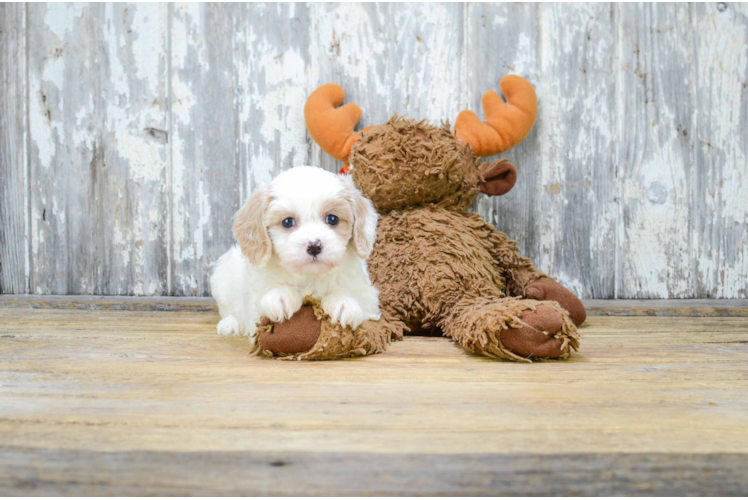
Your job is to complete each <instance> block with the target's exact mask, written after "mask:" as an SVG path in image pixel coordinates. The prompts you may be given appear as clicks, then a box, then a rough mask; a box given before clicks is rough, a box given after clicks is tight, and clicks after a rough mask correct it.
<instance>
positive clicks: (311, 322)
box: [257, 306, 322, 355]
mask: <svg viewBox="0 0 748 500" xmlns="http://www.w3.org/2000/svg"><path fill="white" fill-rule="evenodd" d="M261 325H262V326H269V325H272V328H271V329H267V330H264V331H262V332H261V333H260V334H259V335H258V339H257V341H258V342H259V344H260V345H261V346H262V349H263V350H265V351H271V352H273V353H275V354H280V353H284V354H289V355H290V354H299V353H302V352H306V351H308V350H309V349H311V348H312V347H314V344H316V343H317V339H319V335H320V333H322V321H320V320H319V319H317V317H316V316H315V315H314V309H313V308H312V306H302V307H301V309H299V310H298V311H297V312H296V314H294V315H293V316H292V317H291V318H290V319H287V320H286V321H283V322H281V323H272V322H271V321H270V320H269V319H267V318H263V321H262V323H261Z"/></svg>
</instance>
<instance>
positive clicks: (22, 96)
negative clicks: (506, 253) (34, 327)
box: [0, 3, 748, 298]
mask: <svg viewBox="0 0 748 500" xmlns="http://www.w3.org/2000/svg"><path fill="white" fill-rule="evenodd" d="M0 30H1V31H0V75H2V88H1V89H0V90H1V91H2V93H1V94H0V106H2V107H1V108H0V111H1V115H0V197H1V198H0V266H2V267H1V268H0V292H2V293H32V294H106V295H207V294H209V293H210V290H209V287H208V273H209V271H210V268H211V265H212V263H213V262H214V261H215V259H216V258H217V257H218V256H219V255H220V254H221V253H222V252H223V251H225V250H226V249H227V248H228V247H229V245H230V244H231V242H232V236H231V228H230V219H231V215H232V214H233V212H234V211H235V210H236V209H237V208H238V207H239V205H240V203H241V201H242V200H244V199H245V198H246V197H247V196H248V195H249V193H251V191H252V190H253V189H254V188H255V187H256V186H258V185H260V184H262V183H264V182H267V181H268V180H269V179H271V178H272V177H273V176H274V175H276V174H277V173H278V172H280V171H282V170H284V169H288V168H290V167H292V166H294V165H300V164H317V165H320V166H323V167H324V168H327V169H329V170H333V171H335V170H337V169H338V168H339V165H338V164H337V162H336V161H335V160H332V159H330V158H329V157H327V156H326V155H325V154H324V153H321V152H320V149H319V148H318V147H317V146H316V145H315V144H314V143H313V142H312V141H311V140H310V138H309V136H308V134H307V133H306V130H305V126H304V121H303V116H302V107H303V103H304V100H305V98H306V96H307V95H308V94H309V92H311V91H312V90H313V89H314V88H315V87H316V86H318V85H319V84H322V83H325V82H329V81H333V82H336V83H338V84H340V85H342V86H343V87H344V88H345V90H346V92H347V93H348V97H347V100H348V101H352V102H356V103H358V104H359V105H360V106H361V107H362V108H363V110H364V115H363V117H362V120H361V122H360V126H366V125H369V124H375V123H380V122H382V121H384V120H386V119H387V118H388V117H389V116H390V115H391V114H392V113H394V112H398V113H400V114H405V113H407V114H408V115H410V116H413V117H418V118H427V119H429V120H432V121H436V122H438V121H439V120H446V119H449V120H452V121H453V120H454V118H455V117H456V116H457V113H458V112H459V111H460V110H461V109H465V108H471V109H473V110H475V111H476V112H478V113H479V114H480V113H481V110H480V98H481V95H482V93H483V92H485V91H486V90H488V89H497V88H498V81H499V79H500V78H501V77H502V76H503V75H505V74H508V73H516V74H520V75H522V76H524V77H526V78H528V79H529V80H530V81H531V82H532V83H533V84H534V85H535V88H536V90H537V93H538V96H539V99H540V112H539V117H538V122H537V125H536V127H535V129H534V130H533V132H532V133H531V134H530V136H529V137H528V138H527V139H526V140H525V141H524V142H523V143H522V144H521V145H520V146H518V147H517V148H515V149H514V150H512V151H510V152H508V153H507V154H506V156H507V157H509V158H510V159H511V160H513V161H514V162H515V163H516V164H517V165H518V167H519V170H520V178H519V182H518V184H517V186H516V187H515V189H514V190H513V191H512V192H511V193H509V194H508V195H506V196H504V197H502V198H499V199H490V200H489V199H485V198H482V199H479V200H478V201H476V204H475V206H474V209H475V210H477V211H479V212H480V213H482V214H483V215H484V216H485V217H486V218H487V219H488V220H490V221H491V222H492V223H494V224H496V225H497V227H498V228H499V229H501V230H503V231H505V232H507V233H508V234H509V235H510V236H511V237H513V238H515V239H517V240H519V242H520V247H521V249H522V251H523V252H524V253H525V254H527V255H528V256H530V257H532V258H533V259H534V260H535V262H536V264H537V265H538V267H540V268H542V269H544V270H546V271H547V272H549V273H550V274H552V275H554V276H556V277H557V278H558V279H559V280H560V281H561V282H563V283H564V284H566V285H567V286H568V287H570V288H571V289H572V290H574V291H576V292H577V293H579V294H580V295H581V296H583V297H585V298H745V297H748V195H746V194H745V189H746V187H748V127H746V125H745V124H746V123H748V89H747V86H748V6H747V5H746V4H733V3H730V4H725V3H717V4H647V5H635V4H565V5H557V4H547V5H546V4H430V5H425V4H275V5H262V4H252V5H246V4H244V5H239V4H230V5H229V4H210V5H208V4H185V5H181V4H172V5H164V4H107V5H99V4H76V5H66V4H28V5H14V4H2V5H0Z"/></svg>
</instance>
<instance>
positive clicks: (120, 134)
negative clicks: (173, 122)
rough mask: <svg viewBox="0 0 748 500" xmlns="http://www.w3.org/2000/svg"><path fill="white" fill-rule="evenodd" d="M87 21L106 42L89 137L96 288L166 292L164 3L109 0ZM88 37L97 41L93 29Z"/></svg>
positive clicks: (127, 292)
mask: <svg viewBox="0 0 748 500" xmlns="http://www.w3.org/2000/svg"><path fill="white" fill-rule="evenodd" d="M91 21H93V22H100V23H101V28H102V33H101V38H100V40H101V41H100V43H101V47H102V49H103V53H101V54H98V55H97V57H99V58H100V62H99V77H98V78H99V82H98V84H97V90H98V95H97V96H95V97H94V102H96V103H97V104H96V108H97V114H98V127H99V129H98V131H90V132H92V134H91V136H90V137H89V138H87V142H86V144H87V145H89V146H90V145H91V144H93V147H94V157H93V159H92V165H91V169H92V175H94V200H91V203H92V204H94V207H93V209H92V212H93V214H94V216H95V219H96V224H97V226H98V235H99V238H100V241H99V245H100V247H99V252H100V253H99V255H98V266H99V275H98V276H97V278H96V279H97V281H98V283H97V284H96V286H95V290H96V292H95V293H100V294H106V295H164V294H166V293H167V291H168V290H167V269H168V256H169V254H168V231H169V226H168V220H169V219H168V210H169V169H168V162H169V158H168V156H169V126H168V123H169V118H168V109H169V95H168V93H169V85H168V62H169V60H168V48H169V31H168V7H167V6H166V5H164V4H106V5H105V6H103V8H102V12H100V16H99V17H97V18H95V19H93V20H91ZM89 22H90V21H89ZM92 43H99V42H98V37H97V40H96V41H92ZM97 100H98V102H97ZM96 134H99V135H98V136H97V135H96ZM70 293H75V292H74V291H73V290H71V291H70Z"/></svg>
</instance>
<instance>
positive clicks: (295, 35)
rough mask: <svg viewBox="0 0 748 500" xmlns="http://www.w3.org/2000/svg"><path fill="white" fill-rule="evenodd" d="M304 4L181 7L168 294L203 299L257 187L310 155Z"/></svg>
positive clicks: (177, 10)
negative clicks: (239, 215) (238, 214)
mask: <svg viewBox="0 0 748 500" xmlns="http://www.w3.org/2000/svg"><path fill="white" fill-rule="evenodd" d="M310 24H311V22H310V19H309V8H308V7H307V6H305V5H299V4H294V5H288V4H286V5H267V6H266V5H251V6H247V5H228V4H225V5H224V4H200V5H197V4H184V5H175V6H174V7H173V13H172V30H173V33H172V36H173V37H172V55H171V58H172V76H171V82H172V92H173V95H172V103H173V107H172V113H173V114H172V129H173V130H172V132H173V135H174V142H173V144H172V154H173V165H172V182H173V183H172V196H173V198H174V201H173V223H172V225H173V230H172V231H173V249H172V268H173V270H172V273H171V274H172V278H171V293H173V294H177V295H206V294H208V293H209V284H208V278H209V273H210V269H211V266H212V264H213V263H214V262H215V260H216V259H218V257H220V255H221V254H222V253H223V252H225V251H226V250H227V249H228V248H229V246H230V245H232V244H233V242H234V239H233V236H232V232H231V218H232V216H233V214H234V212H235V211H236V210H237V209H238V208H239V207H240V205H241V203H243V202H244V201H245V200H246V198H247V197H248V196H249V194H250V192H251V191H252V189H254V187H256V186H257V185H259V184H264V183H266V182H269V181H270V180H271V179H272V178H273V177H274V176H275V175H276V174H277V173H279V172H280V171H281V170H284V169H288V168H290V167H291V166H295V165H301V164H305V163H308V161H309V145H308V143H307V141H306V135H305V132H306V129H305V125H304V118H303V102H304V99H305V98H306V94H307V93H308V92H309V91H310V85H309V84H308V83H307V81H308V76H307V75H308V74H309V72H310V71H309V68H308V66H309V65H310V38H309V30H310Z"/></svg>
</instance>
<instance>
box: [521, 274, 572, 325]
mask: <svg viewBox="0 0 748 500" xmlns="http://www.w3.org/2000/svg"><path fill="white" fill-rule="evenodd" d="M525 296H526V297H527V298H528V299H535V300H555V301H556V302H558V304H559V305H560V306H561V307H563V308H564V309H565V310H566V311H567V312H568V313H569V317H570V318H571V320H572V321H573V322H574V324H575V325H576V326H579V325H581V324H582V323H584V320H585V319H587V311H585V309H584V304H582V301H581V300H579V298H578V297H577V296H576V295H574V294H573V293H571V292H570V291H569V290H568V289H567V288H566V287H564V286H563V285H562V284H560V283H559V282H557V281H555V280H552V279H551V278H540V279H539V280H537V281H535V282H533V283H532V284H530V285H528V287H527V290H526V291H525Z"/></svg>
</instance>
